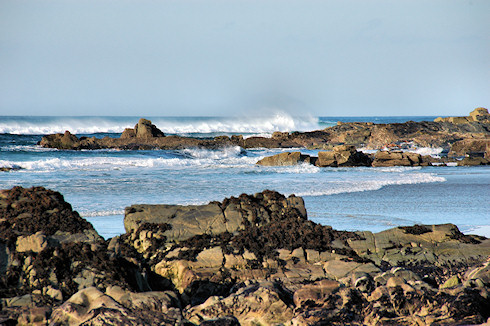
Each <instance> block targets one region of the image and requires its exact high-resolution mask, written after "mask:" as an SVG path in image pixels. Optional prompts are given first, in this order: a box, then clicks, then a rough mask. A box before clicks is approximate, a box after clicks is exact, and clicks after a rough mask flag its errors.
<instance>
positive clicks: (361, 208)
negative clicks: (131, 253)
mask: <svg viewBox="0 0 490 326" xmlns="http://www.w3.org/2000/svg"><path fill="white" fill-rule="evenodd" d="M145 118H150V119H151V120H152V122H153V123H154V124H155V125H157V126H158V127H159V128H160V129H161V130H162V131H163V132H164V133H166V134H177V135H185V136H194V137H214V136H217V135H233V134H244V135H245V136H252V135H271V134H272V132H274V131H310V130H317V129H321V128H325V127H328V126H332V125H334V124H336V123H337V121H343V122H350V121H371V122H376V123H392V122H404V121H408V120H415V121H421V120H432V119H433V117H293V116H290V115H287V114H284V113H278V114H274V115H271V116H268V117H235V118H232V117H183V118H178V117H145ZM138 119H139V118H138V117H14V116H8V117H0V167H17V168H21V169H20V170H16V171H12V172H3V173H0V188H1V189H7V188H11V187H13V186H16V185H21V186H24V187H30V186H44V187H47V188H50V189H54V190H57V191H60V192H61V193H62V194H63V195H64V196H65V199H66V200H67V201H68V202H70V203H71V204H72V206H73V207H74V209H76V210H77V211H78V212H79V213H80V214H81V215H82V216H84V217H85V218H87V219H88V220H89V221H90V222H92V223H93V224H94V226H95V227H96V229H97V230H98V231H99V233H101V234H102V235H103V236H104V237H106V238H109V237H112V236H115V235H117V234H120V233H122V232H124V228H123V223H122V219H123V214H124V208H125V207H127V206H129V205H132V204H138V203H147V204H185V205H187V204H203V203H207V202H209V201H213V200H222V199H224V198H226V197H230V196H238V195H240V194H241V193H248V194H253V193H256V192H260V191H262V190H264V189H271V190H276V191H279V192H281V193H283V194H286V195H290V194H296V195H298V196H302V197H303V198H304V199H305V204H306V207H307V210H308V215H309V218H310V219H312V220H313V221H315V222H318V223H321V224H324V225H331V226H333V227H334V228H336V229H343V230H370V231H376V232H377V231H382V230H384V229H387V228H391V227H394V226H399V225H413V224H439V223H454V224H456V225H458V227H460V229H461V230H462V231H464V232H473V233H475V232H476V233H478V234H483V235H485V234H486V235H490V234H488V229H489V228H490V216H489V212H490V206H489V205H490V204H489V201H488V198H490V193H489V191H490V190H489V187H488V185H489V184H490V168H488V167H417V168H406V167H394V168H367V167H359V168H318V167H315V166H312V165H307V164H305V165H297V166H289V167H263V166H258V165H256V164H255V163H256V162H257V161H258V160H259V159H261V158H263V157H265V156H269V155H274V154H277V153H280V152H283V151H286V150H285V149H264V148H255V149H247V150H245V149H243V148H240V147H229V148H223V149H220V150H204V149H197V148H193V149H185V150H151V151H118V150H96V151H65V150H53V149H44V148H41V147H40V146H38V145H37V142H38V141H39V140H40V139H41V137H42V135H44V134H49V133H54V132H64V131H65V130H70V131H71V132H73V133H76V134H78V135H88V136H96V137H104V136H109V137H119V135H120V133H121V132H122V131H123V130H124V128H129V127H133V126H134V125H135V124H136V122H137V121H138ZM294 150H300V151H302V152H303V153H305V154H309V155H317V154H318V151H315V150H306V149H294ZM413 150H414V151H417V152H419V153H422V154H424V155H426V154H431V155H439V154H440V153H441V151H442V149H438V148H417V149H413Z"/></svg>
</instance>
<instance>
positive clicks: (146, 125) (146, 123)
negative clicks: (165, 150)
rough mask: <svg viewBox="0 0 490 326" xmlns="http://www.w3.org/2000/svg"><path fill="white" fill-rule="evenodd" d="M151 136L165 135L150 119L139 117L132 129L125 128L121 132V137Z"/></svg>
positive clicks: (144, 137)
mask: <svg viewBox="0 0 490 326" xmlns="http://www.w3.org/2000/svg"><path fill="white" fill-rule="evenodd" d="M153 137H165V134H164V133H163V132H162V131H161V130H160V129H158V128H157V127H156V126H155V125H154V124H152V123H151V121H150V120H146V119H140V120H139V121H138V123H137V124H136V125H135V126H134V129H131V128H126V129H124V131H123V133H122V134H121V139H128V138H129V139H130V138H138V139H151V138H153Z"/></svg>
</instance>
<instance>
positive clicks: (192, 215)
mask: <svg viewBox="0 0 490 326" xmlns="http://www.w3.org/2000/svg"><path fill="white" fill-rule="evenodd" d="M237 217H238V216H237ZM143 223H152V224H163V223H167V224H170V225H171V226H172V228H171V229H170V230H168V231H166V232H165V236H166V237H167V240H168V241H183V240H187V239H189V238H191V237H193V236H195V235H198V234H205V233H206V234H220V233H223V232H226V231H228V232H234V231H236V230H237V226H238V225H240V224H237V223H236V221H229V220H226V219H225V216H224V214H223V211H222V210H221V208H220V207H219V206H218V204H214V203H211V204H208V205H191V206H180V205H133V206H131V207H129V208H126V215H125V217H124V227H125V229H126V232H128V233H131V232H132V231H135V230H137V229H138V227H139V226H140V225H142V224H143Z"/></svg>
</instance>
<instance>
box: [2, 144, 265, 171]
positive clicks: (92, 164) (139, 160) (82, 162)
mask: <svg viewBox="0 0 490 326" xmlns="http://www.w3.org/2000/svg"><path fill="white" fill-rule="evenodd" d="M186 152H187V154H188V155H189V157H188V158H186V157H185V158H166V157H157V158H153V157H128V158H125V157H106V156H99V157H89V158H77V159H66V158H50V159H42V160H35V161H15V162H14V161H7V160H0V166H5V167H13V166H19V167H21V168H23V169H25V170H27V171H29V170H31V171H36V172H49V171H54V170H59V169H63V170H83V171H101V170H109V171H110V170H119V169H125V168H166V167H168V168H179V167H203V168H209V167H212V168H221V167H226V168H227V167H243V166H251V165H253V164H255V162H256V160H257V159H256V158H254V157H247V156H239V152H240V148H239V147H237V148H233V147H232V148H227V149H223V150H216V151H211V150H186Z"/></svg>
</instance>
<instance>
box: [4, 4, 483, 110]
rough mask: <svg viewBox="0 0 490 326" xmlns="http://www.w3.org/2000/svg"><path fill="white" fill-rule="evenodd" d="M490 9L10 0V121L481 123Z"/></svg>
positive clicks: (7, 13)
mask: <svg viewBox="0 0 490 326" xmlns="http://www.w3.org/2000/svg"><path fill="white" fill-rule="evenodd" d="M479 106H483V107H487V108H489V107H490V1H488V0H468V1H465V0H457V1H455V0H423V1H422V0H389V1H388V0H369V1H367V0H323V1H313V0H294V1H293V0H161V1H150V0H117V1H116V0H96V1H92V0H63V1H60V0H39V1H26V0H15V1H12V0H0V115H131V116H134V115H148V116H217V115H218V116H219V115H227V116H229V115H235V114H240V115H243V114H260V113H262V112H267V111H269V110H276V111H283V112H288V113H290V114H293V115H302V114H310V115H315V116H383V115H438V116H439V115H442V116H449V115H467V114H468V113H469V112H470V111H471V110H473V109H474V108H476V107H479Z"/></svg>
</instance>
